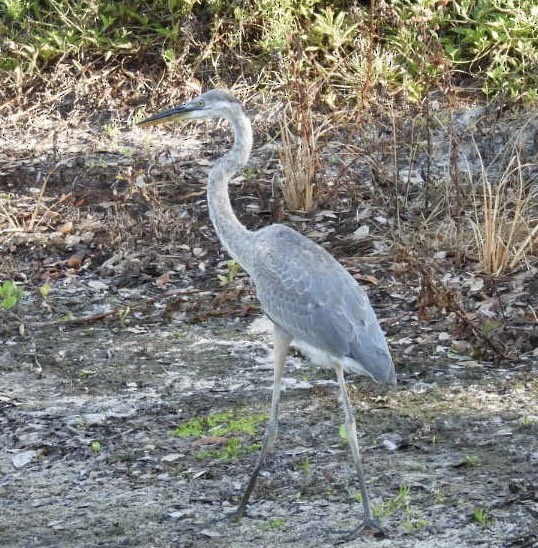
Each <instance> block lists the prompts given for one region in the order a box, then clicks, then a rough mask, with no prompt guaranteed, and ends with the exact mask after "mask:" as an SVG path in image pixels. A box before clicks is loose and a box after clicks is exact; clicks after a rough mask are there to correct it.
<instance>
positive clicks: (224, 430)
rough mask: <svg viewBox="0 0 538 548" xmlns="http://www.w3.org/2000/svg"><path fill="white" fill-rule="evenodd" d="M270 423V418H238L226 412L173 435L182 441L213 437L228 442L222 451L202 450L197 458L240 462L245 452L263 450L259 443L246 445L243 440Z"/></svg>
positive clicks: (198, 419)
mask: <svg viewBox="0 0 538 548" xmlns="http://www.w3.org/2000/svg"><path fill="white" fill-rule="evenodd" d="M266 419H267V416H266V415H241V416H237V415H236V414H235V413H234V412H233V411H225V412H223V413H214V414H212V415H208V416H207V417H193V418H192V419H190V420H188V421H186V422H185V423H183V424H180V425H179V426H178V427H177V428H176V429H174V430H173V431H172V435H173V436H177V437H180V438H184V437H195V438H201V437H211V436H216V437H221V438H228V439H226V441H225V443H224V444H223V445H222V447H220V448H219V449H202V450H200V451H199V452H198V454H197V457H198V458H216V459H219V460H231V459H237V458H238V457H240V456H241V455H242V454H243V453H245V452H251V451H256V450H258V449H259V447H260V444H259V443H257V442H256V443H246V442H245V441H243V439H242V437H244V436H255V435H256V434H257V433H258V430H259V426H260V424H261V423H263V422H264V421H265V420H266Z"/></svg>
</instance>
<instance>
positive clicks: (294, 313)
mask: <svg viewBox="0 0 538 548" xmlns="http://www.w3.org/2000/svg"><path fill="white" fill-rule="evenodd" d="M193 118H194V119H197V118H224V119H226V120H228V121H229V123H230V124H231V126H232V131H233V133H234V144H233V146H232V148H231V150H230V151H229V152H228V153H227V154H226V155H225V156H223V157H222V158H221V159H220V160H218V161H217V162H216V164H215V165H214V166H213V168H212V169H211V172H210V174H209V180H208V187H207V201H208V205H209V214H210V218H211V221H212V222H213V225H214V226H215V230H216V232H217V234H218V236H219V238H220V240H221V242H222V243H223V245H224V246H225V248H226V249H227V251H228V252H229V253H230V255H231V256H232V257H233V258H234V259H235V260H236V261H237V262H238V263H239V264H241V265H242V267H243V268H244V269H245V270H246V271H247V272H248V274H249V275H250V276H251V277H252V279H253V280H254V284H255V286H256V291H257V296H258V298H259V300H260V303H261V305H262V308H263V310H264V312H265V313H266V314H267V316H268V317H269V318H270V319H271V321H272V322H273V324H274V364H275V366H274V385H273V396H272V402H271V416H270V419H269V421H268V424H267V427H266V432H265V436H264V440H263V444H262V450H261V452H260V455H259V458H258V460H257V463H256V466H255V469H254V471H253V473H252V475H251V477H250V480H249V483H248V486H247V489H246V492H245V494H244V495H243V498H242V500H241V503H240V505H239V507H238V510H237V511H236V513H235V516H236V517H240V516H242V515H243V514H244V513H245V511H246V506H247V503H248V500H249V498H250V494H251V492H252V490H253V488H254V485H255V483H256V479H257V476H258V473H259V471H260V469H261V466H262V464H263V461H264V459H265V456H266V454H267V451H268V449H269V447H270V446H271V445H272V444H273V442H274V440H275V438H276V434H277V429H278V407H279V402H280V384H281V378H282V373H283V369H284V362H285V358H286V355H287V352H288V349H289V345H290V342H291V340H292V339H294V340H295V341H296V342H297V343H298V345H299V347H300V348H302V349H303V350H304V351H305V353H306V354H307V355H308V356H309V357H311V358H312V359H313V360H314V362H315V363H318V364H320V365H328V366H332V367H334V369H335V371H336V375H337V379H338V382H339V387H340V393H341V399H342V405H343V409H344V413H345V418H346V420H345V426H346V435H347V439H348V442H349V445H350V448H351V452H352V456H353V461H354V464H355V467H356V470H357V473H358V476H359V484H360V489H361V494H362V499H363V506H364V513H365V523H366V524H368V525H370V526H372V527H375V528H378V529H380V525H379V524H378V523H377V521H376V520H375V519H374V518H373V517H372V511H371V506H370V502H369V498H368V493H367V490H366V485H365V482H364V477H363V472H362V464H361V459H360V454H359V445H358V441H357V435H356V425H355V419H354V417H353V413H352V409H351V404H350V402H349V396H348V394H347V389H346V386H345V381H344V374H343V372H344V371H351V372H356V373H361V374H364V375H368V376H369V377H371V378H372V379H374V380H375V381H378V382H382V383H387V384H391V385H394V384H395V383H396V375H395V371H394V366H393V363H392V359H391V356H390V352H389V349H388V346H387V342H386V340H385V337H384V335H383V332H382V330H381V327H380V325H379V322H378V320H377V318H376V315H375V313H374V311H373V309H372V307H371V305H370V302H369V300H368V296H367V295H366V293H365V292H364V290H363V289H362V288H361V287H360V286H359V285H358V283H357V282H356V281H355V279H354V278H353V277H352V276H351V275H350V274H349V273H348V272H347V271H346V270H345V268H344V267H343V266H342V265H341V264H340V263H338V262H337V261H336V260H335V259H334V258H333V257H332V256H331V255H330V254H329V253H328V252H327V251H326V250H325V249H323V248H322V247H320V246H319V245H317V244H316V243H314V242H312V241H311V240H309V239H308V238H306V237H305V236H302V235H301V234H299V233H298V232H296V231H295V230H293V229H291V228H289V227H287V226H284V225H278V224H275V225H271V226H267V227H265V228H262V229H260V230H257V231H250V230H247V228H246V227H245V226H243V225H242V224H241V223H240V222H239V220H238V219H237V217H236V216H235V213H234V211H233V209H232V206H231V203H230V198H229V194H228V181H229V180H230V179H231V177H232V176H233V175H234V174H235V173H237V172H238V171H239V170H240V169H241V167H242V166H244V165H245V163H246V162H247V160H248V158H249V155H250V151H251V148H252V129H251V125H250V122H249V120H248V117H247V115H246V113H245V111H244V109H243V106H242V105H241V103H240V102H239V101H238V100H237V99H235V98H234V97H233V96H232V95H230V94H229V93H227V92H225V91H222V90H212V91H208V92H206V93H204V94H202V95H200V96H199V97H197V98H196V99H194V100H193V101H190V102H189V103H186V104H185V105H181V106H179V107H176V108H173V109H171V110H167V111H164V112H162V113H159V114H156V115H155V116H152V117H150V118H148V119H146V120H144V121H143V122H141V125H144V126H147V125H153V124H157V123H161V122H163V121H168V120H171V119H193Z"/></svg>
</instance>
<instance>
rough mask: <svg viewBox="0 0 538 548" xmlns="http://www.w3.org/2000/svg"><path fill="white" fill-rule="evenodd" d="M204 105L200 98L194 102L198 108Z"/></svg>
mask: <svg viewBox="0 0 538 548" xmlns="http://www.w3.org/2000/svg"><path fill="white" fill-rule="evenodd" d="M204 105H205V103H204V102H203V101H202V100H201V99H200V101H198V102H197V103H196V106H197V107H200V108H202V107H203V106H204Z"/></svg>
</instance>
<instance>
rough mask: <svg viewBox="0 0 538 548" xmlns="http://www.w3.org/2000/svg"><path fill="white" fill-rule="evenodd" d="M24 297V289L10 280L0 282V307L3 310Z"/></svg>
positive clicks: (15, 304) (9, 308) (11, 306)
mask: <svg viewBox="0 0 538 548" xmlns="http://www.w3.org/2000/svg"><path fill="white" fill-rule="evenodd" d="M23 297H24V291H23V290H22V289H21V288H20V287H19V286H18V285H17V284H15V282H13V281H11V280H6V281H5V282H2V283H1V284H0V307H1V308H3V309H4V310H11V309H13V308H15V307H16V306H17V305H18V304H19V302H20V301H21V299H22V298H23Z"/></svg>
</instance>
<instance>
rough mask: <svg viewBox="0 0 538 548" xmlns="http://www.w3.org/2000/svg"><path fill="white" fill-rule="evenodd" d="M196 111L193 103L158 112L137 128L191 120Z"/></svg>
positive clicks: (138, 124) (140, 123) (139, 123)
mask: <svg viewBox="0 0 538 548" xmlns="http://www.w3.org/2000/svg"><path fill="white" fill-rule="evenodd" d="M193 110H195V108H194V106H193V105H192V103H186V104H185V105H181V106H179V107H174V108H171V109H168V110H163V111H162V112H158V113H157V114H154V115H153V116H150V117H149V118H146V119H145V120H142V121H141V122H138V123H137V124H136V125H137V126H142V127H147V126H156V125H157V124H163V123H165V122H171V121H172V120H184V119H186V118H190V113H191V112H192V111H193Z"/></svg>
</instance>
